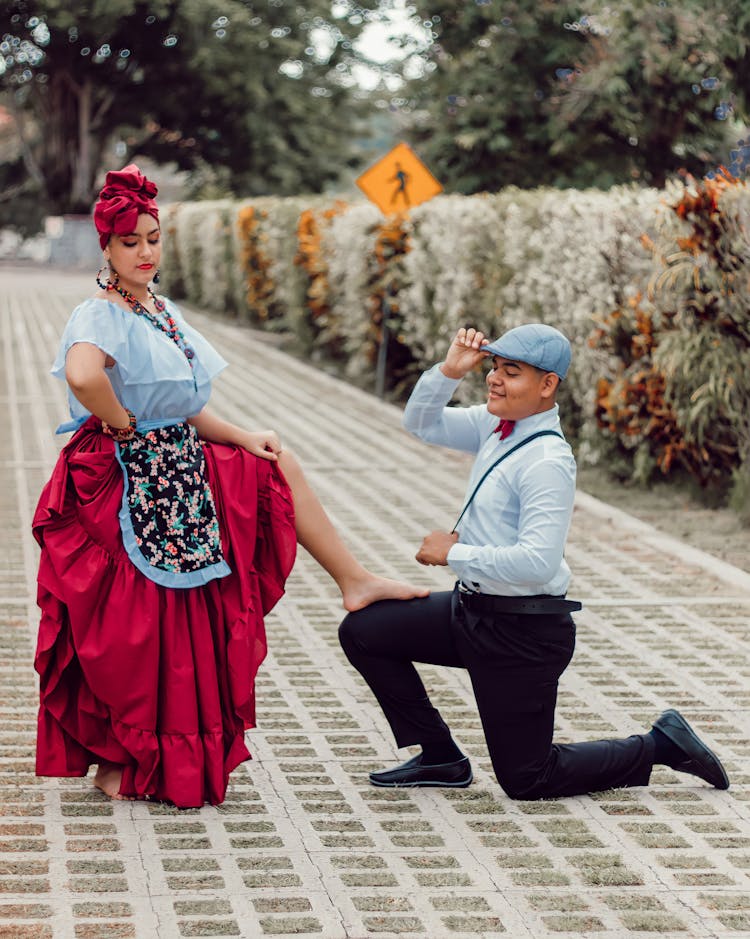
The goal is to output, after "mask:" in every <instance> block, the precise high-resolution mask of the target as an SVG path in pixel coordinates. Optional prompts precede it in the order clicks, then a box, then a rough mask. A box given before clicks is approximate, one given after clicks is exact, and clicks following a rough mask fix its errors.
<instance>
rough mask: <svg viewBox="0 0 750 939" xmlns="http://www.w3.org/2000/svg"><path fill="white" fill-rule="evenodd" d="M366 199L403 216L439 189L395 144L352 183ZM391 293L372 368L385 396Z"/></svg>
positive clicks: (401, 146) (385, 299) (405, 149)
mask: <svg viewBox="0 0 750 939" xmlns="http://www.w3.org/2000/svg"><path fill="white" fill-rule="evenodd" d="M356 182H357V185H358V186H359V188H360V189H361V190H362V192H363V193H364V194H365V195H366V196H367V198H368V199H369V200H370V201H371V202H374V203H375V205H376V206H377V207H378V208H379V209H380V211H381V212H382V213H383V214H384V215H395V214H396V213H400V214H404V213H407V212H408V211H409V209H412V208H414V206H417V205H420V204H421V203H422V202H426V201H427V200H428V199H431V198H432V197H433V196H436V195H437V194H438V193H439V192H442V191H443V187H442V186H441V185H440V183H439V182H438V181H437V179H435V177H434V176H433V175H432V173H431V172H430V171H429V170H428V169H427V167H426V166H425V165H424V163H423V162H422V161H421V160H420V159H419V157H418V156H417V155H416V153H414V151H413V150H412V149H411V147H409V146H408V144H405V143H400V144H397V146H395V147H394V148H393V149H392V150H391V151H390V152H389V153H387V154H386V155H385V156H384V157H381V159H380V160H378V161H377V163H374V164H373V165H372V166H371V167H370V168H369V169H368V170H365V172H364V173H362V175H361V176H360V177H359V178H358V179H357V180H356ZM392 311H393V310H392V303H391V293H390V290H386V292H385V294H384V296H383V306H382V321H381V335H380V346H379V348H378V360H377V365H376V368H375V394H377V396H378V397H379V398H382V397H384V395H385V384H386V366H387V361H386V360H387V358H388V337H389V325H388V324H389V320H390V316H391V313H392Z"/></svg>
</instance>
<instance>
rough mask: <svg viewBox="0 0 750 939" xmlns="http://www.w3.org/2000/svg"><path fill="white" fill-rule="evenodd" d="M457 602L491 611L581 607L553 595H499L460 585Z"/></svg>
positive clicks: (554, 610) (552, 610)
mask: <svg viewBox="0 0 750 939" xmlns="http://www.w3.org/2000/svg"><path fill="white" fill-rule="evenodd" d="M456 593H457V596H458V602H459V603H460V604H461V605H462V606H465V607H466V608H467V609H469V610H488V611H490V612H492V613H525V614H539V613H575V612H576V611H577V610H580V609H582V608H583V604H582V603H579V602H578V600H566V599H565V597H553V596H551V595H550V594H545V593H540V594H536V595H534V596H531V597H500V596H497V595H496V594H489V593H476V592H474V591H472V590H468V589H467V588H466V587H464V586H463V584H462V585H460V586H459V587H458V589H457V591H456Z"/></svg>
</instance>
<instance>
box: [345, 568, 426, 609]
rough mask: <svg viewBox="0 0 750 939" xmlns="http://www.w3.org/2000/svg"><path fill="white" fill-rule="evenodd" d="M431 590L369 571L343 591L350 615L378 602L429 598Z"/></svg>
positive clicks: (346, 607)
mask: <svg viewBox="0 0 750 939" xmlns="http://www.w3.org/2000/svg"><path fill="white" fill-rule="evenodd" d="M429 593H430V591H429V588H427V587H417V586H415V585H414V584H407V583H404V582H403V581H400V580H390V578H388V577H377V576H376V575H375V574H371V573H370V572H369V571H366V572H365V575H364V576H363V577H361V578H360V579H358V580H356V581H353V582H352V583H350V584H347V585H346V587H344V589H343V590H342V597H343V603H344V609H345V610H346V611H347V612H349V613H354V612H355V610H361V609H363V608H364V607H366V606H369V605H370V604H371V603H375V602H376V601H377V600H413V599H414V598H415V597H427V596H429Z"/></svg>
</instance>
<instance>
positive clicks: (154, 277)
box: [151, 267, 159, 284]
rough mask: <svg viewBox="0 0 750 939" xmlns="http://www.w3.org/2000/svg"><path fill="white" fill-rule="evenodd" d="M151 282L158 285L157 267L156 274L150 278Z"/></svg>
mask: <svg viewBox="0 0 750 939" xmlns="http://www.w3.org/2000/svg"><path fill="white" fill-rule="evenodd" d="M151 280H152V282H153V283H155V284H158V283H159V268H158V267H157V268H156V273H155V274H154V276H153V277H152V278H151Z"/></svg>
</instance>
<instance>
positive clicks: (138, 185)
mask: <svg viewBox="0 0 750 939" xmlns="http://www.w3.org/2000/svg"><path fill="white" fill-rule="evenodd" d="M157 192H158V190H157V188H156V185H155V184H154V183H152V182H151V180H149V179H146V177H145V176H144V175H143V173H142V172H141V171H140V170H139V169H138V167H137V166H136V165H135V163H131V164H130V166H126V167H125V169H123V170H120V171H119V172H117V171H114V170H113V171H112V172H109V173H107V178H106V180H105V182H104V188H103V189H102V191H101V192H100V193H99V198H98V199H97V201H96V205H95V206H94V225H96V230H97V231H98V232H99V244H100V245H101V246H102V249H104V248H105V247H106V245H107V242H108V241H109V238H110V235H112V234H113V233H114V234H116V235H129V234H130V233H131V232H133V231H135V227H136V225H137V224H138V216H139V215H141V214H143V213H145V214H147V215H151V216H153V217H154V218H155V219H156V221H157V222H158V221H159V209H158V208H157V206H156V202H154V196H155V195H156V193H157Z"/></svg>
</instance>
